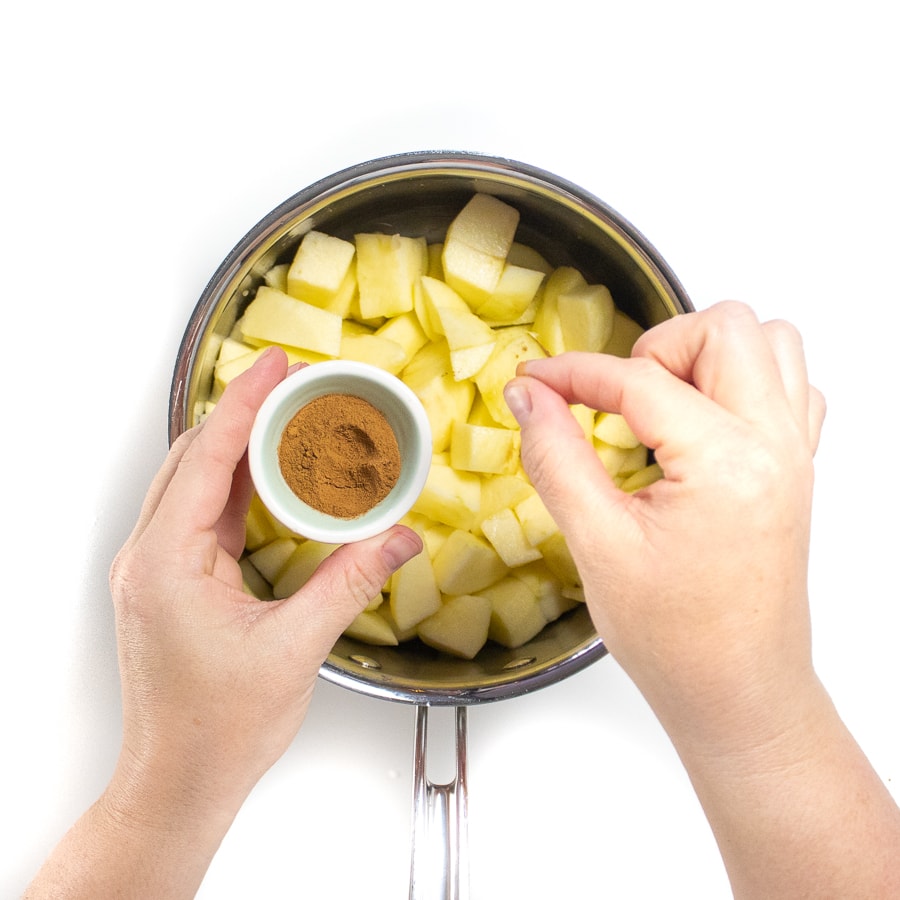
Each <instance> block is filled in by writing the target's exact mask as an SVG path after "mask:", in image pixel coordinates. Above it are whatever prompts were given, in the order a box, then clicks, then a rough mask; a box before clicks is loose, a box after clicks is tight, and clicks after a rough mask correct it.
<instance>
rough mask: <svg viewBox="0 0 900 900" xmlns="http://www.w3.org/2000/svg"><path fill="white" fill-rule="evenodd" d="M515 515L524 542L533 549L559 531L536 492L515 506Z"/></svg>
mask: <svg viewBox="0 0 900 900" xmlns="http://www.w3.org/2000/svg"><path fill="white" fill-rule="evenodd" d="M515 514H516V518H517V519H518V520H519V522H520V524H521V525H522V531H523V532H524V534H525V538H526V540H527V541H528V543H529V544H531V545H532V546H534V547H537V546H538V545H539V544H541V543H542V542H543V541H545V540H547V538H549V537H550V536H551V535H552V534H555V533H556V532H557V531H559V526H558V525H557V524H556V520H555V519H554V518H553V516H551V515H550V511H549V510H548V509H547V507H546V505H545V504H544V501H543V499H541V495H540V494H538V492H537V491H534V492H532V493H531V494H530V495H529V496H527V497H526V498H525V499H524V500H520V501H519V502H518V503H517V504H516V506H515Z"/></svg>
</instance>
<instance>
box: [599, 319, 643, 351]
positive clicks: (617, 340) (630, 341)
mask: <svg viewBox="0 0 900 900" xmlns="http://www.w3.org/2000/svg"><path fill="white" fill-rule="evenodd" d="M643 333H644V329H643V328H642V327H641V326H640V325H638V323H637V322H635V321H634V319H632V318H631V317H630V316H627V315H625V313H623V312H622V311H621V310H620V309H617V310H616V311H615V314H614V315H613V329H612V334H611V335H610V336H609V340H608V341H607V343H606V346H605V347H604V348H603V352H604V353H609V354H611V355H612V356H620V357H622V358H623V359H627V358H628V357H629V356H631V350H632V348H633V347H634V345H635V343H637V339H638V338H639V337H640V336H641V335H642V334H643Z"/></svg>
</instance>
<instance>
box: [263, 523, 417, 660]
mask: <svg viewBox="0 0 900 900" xmlns="http://www.w3.org/2000/svg"><path fill="white" fill-rule="evenodd" d="M421 552H422V541H421V539H420V538H419V536H418V535H417V534H416V533H415V532H414V531H413V530H412V529H410V528H407V527H406V526H404V525H395V526H394V527H393V528H390V529H388V530H387V531H385V532H384V533H383V534H380V535H376V536H375V537H372V538H369V539H367V540H364V541H358V542H356V543H353V544H344V546H342V547H339V548H338V549H337V550H335V551H334V553H332V554H331V556H329V557H328V558H327V559H325V560H324V562H322V563H321V564H320V565H319V567H318V569H316V571H315V573H314V574H313V576H312V578H310V579H309V581H307V582H306V584H305V585H304V586H303V587H302V588H301V589H300V590H299V591H298V592H297V593H296V594H294V595H293V596H292V597H289V598H287V599H286V600H285V601H283V602H282V603H281V604H279V605H278V606H277V607H273V608H272V612H273V613H274V614H276V615H277V616H278V617H279V618H280V617H281V616H288V617H289V618H290V619H291V622H292V623H297V622H298V621H299V623H300V625H301V627H299V628H295V629H294V630H295V631H296V632H297V633H298V634H302V639H303V643H304V645H305V646H306V645H307V644H308V643H309V642H312V643H313V646H315V647H317V648H318V651H319V652H320V653H321V656H322V658H323V659H324V658H325V656H326V655H327V653H328V651H329V650H330V649H331V647H332V646H333V645H334V642H335V641H336V640H337V639H338V637H339V636H340V635H341V632H343V631H344V629H345V628H346V627H347V626H348V625H349V624H350V623H351V622H352V621H353V620H354V619H355V618H356V616H357V615H359V613H360V612H362V610H363V609H365V607H366V606H367V605H368V604H369V602H370V601H371V600H372V598H373V597H375V596H376V594H378V592H379V591H380V590H381V589H382V587H384V585H385V583H386V582H387V580H388V578H389V577H390V576H391V574H392V573H393V572H395V571H396V570H397V569H399V568H400V566H402V565H403V563H405V562H407V561H408V560H410V559H412V558H413V557H414V556H415V555H416V554H417V553H421Z"/></svg>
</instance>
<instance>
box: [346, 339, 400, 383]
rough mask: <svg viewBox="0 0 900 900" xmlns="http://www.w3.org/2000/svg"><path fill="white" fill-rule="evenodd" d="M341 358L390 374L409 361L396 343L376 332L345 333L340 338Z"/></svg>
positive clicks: (396, 372)
mask: <svg viewBox="0 0 900 900" xmlns="http://www.w3.org/2000/svg"><path fill="white" fill-rule="evenodd" d="M341 359H349V360H353V361H355V362H362V363H368V364H369V365H370V366H376V367H377V368H379V369H384V371H385V372H390V373H391V375H398V374H399V373H400V372H401V371H402V369H403V367H404V366H405V365H406V364H407V362H408V361H409V360H408V358H407V356H406V352H405V351H404V349H403V348H402V347H401V346H400V345H399V344H398V343H396V342H395V341H392V340H391V339H390V338H385V337H379V336H378V335H377V334H345V335H344V336H343V337H342V338H341Z"/></svg>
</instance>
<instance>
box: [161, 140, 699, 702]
mask: <svg viewBox="0 0 900 900" xmlns="http://www.w3.org/2000/svg"><path fill="white" fill-rule="evenodd" d="M476 191H486V192H489V193H492V194H494V195H495V196H497V197H499V198H500V199H503V200H505V201H507V202H509V203H510V204H512V205H513V206H515V207H516V208H517V209H518V210H519V213H520V216H521V219H520V225H519V230H518V232H517V235H516V239H517V240H518V241H520V242H521V243H523V244H527V245H529V246H531V247H533V248H534V249H536V250H537V251H539V252H540V253H541V254H542V255H543V256H544V257H545V258H546V259H547V260H548V261H549V262H550V263H552V264H553V265H555V266H559V265H571V266H574V267H576V268H578V269H579V270H580V271H581V272H582V273H583V274H584V276H585V278H587V280H588V281H589V282H592V283H603V284H606V285H607V287H608V288H609V289H610V291H611V292H612V295H613V298H614V300H615V302H616V305H617V306H618V307H619V308H620V309H621V310H622V311H623V312H625V313H627V314H628V315H630V316H631V317H632V318H633V319H635V320H636V321H637V322H639V323H640V324H641V325H643V326H644V327H645V328H649V327H651V326H653V325H656V324H658V323H659V322H661V321H663V320H665V319H667V318H670V317H672V316H673V315H676V314H678V313H681V312H687V311H689V310H690V309H691V308H692V307H691V304H690V301H689V299H688V298H687V296H686V294H685V292H684V290H683V289H682V287H681V285H680V284H679V282H678V281H677V279H676V278H675V276H674V275H673V273H672V272H671V271H670V270H669V268H668V266H667V265H666V263H665V262H664V261H663V260H662V259H661V258H660V257H659V255H658V254H657V253H656V251H655V250H654V249H653V248H652V246H650V244H649V243H648V242H647V241H646V239H644V238H643V237H642V235H641V234H640V233H639V232H637V231H636V229H634V227H633V226H631V225H630V224H629V223H628V222H627V221H626V220H624V219H622V218H621V216H619V215H618V214H617V213H616V212H614V211H613V210H611V209H610V208H609V207H607V206H606V205H605V204H603V203H602V202H601V201H599V200H597V199H596V198H595V197H592V196H591V195H590V194H587V193H586V192H584V191H582V190H581V189H580V188H578V187H577V186H575V185H572V184H570V183H568V182H566V181H563V180H561V179H559V178H557V177H556V176H553V175H550V174H549V173H547V172H544V171H542V170H540V169H536V168H534V167H531V166H528V165H526V164H522V163H518V162H512V161H509V160H503V159H496V158H493V157H484V156H479V155H473V154H454V153H412V154H404V155H401V156H397V157H389V158H387V159H382V160H375V161H372V162H370V163H364V164H362V165H359V166H356V167H353V168H351V169H348V170H345V171H343V172H339V173H337V174H336V175H333V176H330V177H329V178H326V179H323V180H322V181H320V182H318V183H316V184H314V185H312V186H311V187H309V188H307V189H305V190H303V191H301V192H300V193H298V194H296V195H295V196H293V197H291V198H290V199H289V200H287V201H285V203H283V204H282V205H281V206H279V207H278V208H277V209H275V210H273V211H272V213H270V214H269V215H268V216H267V217H266V218H265V219H263V220H262V221H261V222H260V223H258V224H257V225H256V226H255V227H254V228H253V229H252V230H251V231H250V232H249V233H248V234H247V235H246V236H245V238H244V239H243V240H242V241H241V242H240V243H239V244H238V245H237V246H236V247H235V249H234V250H233V251H232V252H231V253H230V254H229V256H228V257H227V258H226V259H225V261H224V262H223V263H222V265H221V266H220V267H219V269H218V271H217V272H216V273H215V275H214V276H213V278H212V279H211V281H210V282H209V284H208V286H207V288H206V290H205V291H204V293H203V295H202V296H201V298H200V300H199V302H198V304H197V306H196V308H195V310H194V313H193V315H192V317H191V320H190V322H189V324H188V327H187V329H186V331H185V335H184V339H183V341H182V345H181V348H180V350H179V355H178V360H177V363H176V367H175V374H174V377H173V382H172V393H171V398H170V439H172V440H174V438H175V437H176V436H177V435H178V434H180V433H181V431H183V430H185V429H186V428H190V427H191V426H192V425H193V424H195V422H196V421H197V420H198V419H199V413H200V411H202V409H203V407H204V404H205V401H206V400H207V399H208V397H209V396H210V390H211V387H212V373H213V366H214V363H215V359H216V355H217V353H218V348H219V346H220V344H221V341H222V339H223V338H224V337H225V336H226V335H227V334H228V333H229V332H230V331H231V329H232V328H233V326H234V324H235V322H236V321H237V319H238V318H239V317H240V316H241V315H242V314H243V311H244V309H245V308H246V306H247V304H248V303H249V302H250V301H251V300H252V299H253V296H254V295H255V292H256V289H257V288H258V287H259V285H260V283H261V282H262V279H263V275H264V273H265V272H266V271H267V270H268V269H269V268H271V266H273V265H275V264H277V263H282V262H288V261H290V259H292V257H293V254H294V252H295V250H296V247H297V245H298V243H299V242H300V240H301V238H302V237H303V235H304V234H306V232H308V231H310V230H313V229H317V230H321V231H324V232H327V233H329V234H333V235H336V236H338V237H342V238H345V239H352V238H353V235H354V234H356V233H359V232H366V231H381V232H386V233H403V234H407V235H411V236H425V237H426V238H427V239H428V240H429V241H436V240H440V239H442V237H443V234H444V231H445V230H446V227H447V225H448V224H449V222H450V221H451V219H452V218H453V217H454V216H455V215H456V213H457V212H458V211H459V210H460V209H461V208H462V206H463V205H464V204H465V202H466V201H467V200H468V199H469V197H470V196H471V195H472V194H473V193H474V192H476ZM605 652H606V651H605V648H604V646H603V643H602V641H601V640H600V639H599V637H598V636H597V634H596V632H595V631H594V628H593V626H592V624H591V621H590V618H589V616H588V614H587V610H586V609H585V608H584V606H583V605H582V606H579V608H577V609H575V610H572V611H571V612H569V613H567V614H565V615H564V616H563V617H562V618H561V619H559V620H557V621H556V622H554V623H551V624H550V625H548V626H547V627H546V628H545V629H544V630H543V631H542V632H541V633H540V634H539V635H537V636H536V637H535V638H534V639H532V640H531V641H529V642H528V643H527V644H526V645H524V646H523V647H520V648H518V649H515V650H508V649H506V648H503V647H500V646H499V645H495V644H493V643H491V642H489V644H488V646H487V647H485V648H484V650H482V651H481V652H480V653H479V655H478V656H477V657H476V659H475V660H473V661H471V662H468V661H464V660H459V659H453V658H450V657H447V656H445V655H443V654H440V653H437V652H435V651H433V650H431V649H430V648H428V647H426V646H424V645H422V644H421V643H420V642H418V641H413V642H410V643H408V644H403V645H401V646H399V647H375V646H371V645H369V644H362V643H360V642H358V641H355V640H351V639H349V638H346V637H342V638H341V639H339V640H338V642H337V644H336V645H335V647H334V649H333V651H332V653H331V654H330V656H329V658H328V660H327V661H326V663H325V665H324V666H323V668H322V673H321V674H322V676H323V677H324V678H326V679H328V680H330V681H333V682H335V683H339V684H342V685H344V686H347V687H350V688H352V689H354V690H357V691H361V692H363V693H368V694H372V695H375V696H379V697H383V698H386V699H392V700H397V701H401V702H408V703H425V704H430V705H461V704H468V703H473V702H477V701H484V700H493V699H499V698H502V697H509V696H513V695H516V694H522V693H526V692H528V691H531V690H535V689H536V688H539V687H542V686H544V685H546V684H549V683H551V682H554V681H557V680H559V679H560V678H562V677H565V676H567V675H569V674H571V673H573V672H574V671H577V670H578V669H580V668H582V667H583V666H585V665H587V664H589V663H590V662H592V661H593V660H595V659H597V658H599V657H600V656H602V655H603V654H604V653H605Z"/></svg>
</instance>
